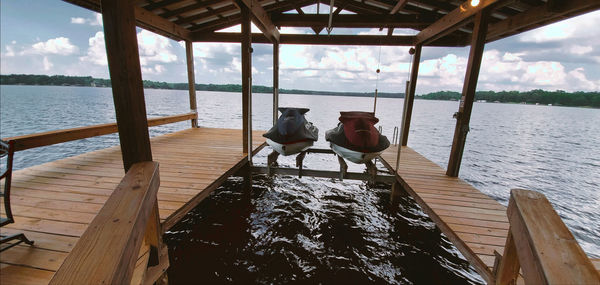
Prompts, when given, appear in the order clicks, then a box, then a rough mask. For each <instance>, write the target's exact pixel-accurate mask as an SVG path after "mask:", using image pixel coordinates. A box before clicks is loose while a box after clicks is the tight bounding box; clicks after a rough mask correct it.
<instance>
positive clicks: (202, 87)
mask: <svg viewBox="0 0 600 285" xmlns="http://www.w3.org/2000/svg"><path fill="white" fill-rule="evenodd" d="M143 83H144V88H150V89H170V90H188V84H187V83H167V82H159V81H150V80H143ZM0 84H1V85H47V86H92V87H111V83H110V79H101V78H93V77H91V76H65V75H53V76H48V75H32V74H10V75H0ZM196 90H197V91H219V92H242V85H240V84H196ZM252 92H254V93H273V87H269V86H262V85H252ZM279 93H282V94H305V95H332V96H358V97H373V95H374V93H373V92H335V91H314V90H298V89H281V88H280V89H279ZM378 96H379V97H388V98H403V97H404V93H386V92H379V93H378Z"/></svg>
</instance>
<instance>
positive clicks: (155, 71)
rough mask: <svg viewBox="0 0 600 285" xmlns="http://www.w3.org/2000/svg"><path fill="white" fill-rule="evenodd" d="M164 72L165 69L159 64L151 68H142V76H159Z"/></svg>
mask: <svg viewBox="0 0 600 285" xmlns="http://www.w3.org/2000/svg"><path fill="white" fill-rule="evenodd" d="M165 71H166V69H165V67H164V66H163V65H160V64H156V65H154V66H151V67H142V73H144V74H153V75H156V74H161V73H163V72H165Z"/></svg>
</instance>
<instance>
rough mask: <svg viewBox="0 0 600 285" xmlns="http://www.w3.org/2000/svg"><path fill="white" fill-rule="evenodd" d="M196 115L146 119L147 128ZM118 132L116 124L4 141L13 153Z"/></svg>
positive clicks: (189, 118) (51, 132)
mask: <svg viewBox="0 0 600 285" xmlns="http://www.w3.org/2000/svg"><path fill="white" fill-rule="evenodd" d="M197 116H198V115H197V114H196V113H185V114H181V115H174V116H166V117H159V118H150V119H148V127H154V126H160V125H166V124H171V123H176V122H181V121H185V120H191V119H194V118H197ZM116 132H118V128H117V124H116V123H109V124H100V125H93V126H85V127H79V128H71V129H64V130H56V131H48V132H42V133H36V134H29V135H23V136H16V137H9V138H4V139H2V140H4V141H14V142H15V151H21V150H26V149H30V148H36V147H42V146H47V145H53V144H58V143H64V142H70V141H74V140H80V139H85V138H92V137H97V136H102V135H108V134H113V133H116Z"/></svg>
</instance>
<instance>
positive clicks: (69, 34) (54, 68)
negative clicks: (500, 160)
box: [0, 0, 600, 94]
mask: <svg viewBox="0 0 600 285" xmlns="http://www.w3.org/2000/svg"><path fill="white" fill-rule="evenodd" d="M320 9H321V13H327V12H328V11H329V9H328V8H327V6H326V5H321V7H320ZM304 10H305V12H307V13H315V12H316V8H315V6H310V7H306V8H305V9H304ZM598 26H600V11H595V12H592V13H588V14H585V15H582V16H579V17H576V18H572V19H568V20H565V21H562V22H558V23H555V24H553V25H550V26H546V27H542V28H538V29H536V30H532V31H529V32H526V33H523V34H520V35H516V36H512V37H509V38H506V39H502V40H498V41H495V42H492V43H489V44H487V45H486V48H485V52H484V55H483V62H482V66H481V72H480V76H479V83H478V86H477V89H478V90H492V91H502V90H518V91H528V90H532V89H544V90H565V91H600V28H598ZM239 30H240V28H239V26H236V27H232V28H229V29H226V30H225V31H239ZM253 32H260V31H259V30H258V29H257V28H256V27H253ZM310 32H311V30H309V29H300V28H283V29H282V30H281V33H310ZM415 33H416V32H415V31H412V30H401V29H397V30H395V31H394V34H415ZM333 34H382V35H384V34H387V30H385V29H384V30H383V31H379V30H378V29H334V30H333ZM137 37H138V46H139V51H140V62H141V67H142V77H143V79H145V80H154V81H165V82H187V71H186V64H185V45H184V43H183V42H176V41H173V40H171V39H168V38H165V37H163V36H160V35H157V34H154V33H152V32H149V31H146V30H142V29H139V28H138V30H137ZM253 49H254V53H253V56H252V64H253V68H252V71H253V84H255V85H265V86H272V80H273V75H272V70H273V69H272V63H273V61H272V51H273V50H272V45H270V44H253ZM408 49H409V47H378V46H308V45H281V47H280V75H279V78H280V79H279V81H280V83H279V85H280V88H285V89H308V90H322V91H351V92H372V91H374V90H375V88H376V87H377V88H378V90H379V91H380V92H404V89H405V87H404V86H405V85H404V84H405V82H406V80H407V79H408V70H409V68H410V62H411V55H409V54H408ZM468 52H469V48H468V47H465V48H445V47H426V48H423V51H422V55H421V64H420V70H419V79H418V82H417V91H416V92H417V94H425V93H429V92H435V91H441V90H450V91H459V92H460V91H461V90H462V85H463V79H464V76H465V71H466V65H467V57H468ZM194 62H195V74H196V83H205V84H208V83H212V84H240V83H241V56H240V44H220V43H194ZM378 68H379V69H381V73H380V74H379V76H378V75H377V73H376V70H377V69H378ZM0 74H46V75H73V76H93V77H98V78H109V75H108V64H107V61H106V51H105V46H104V33H103V28H102V17H101V15H100V14H98V13H95V12H92V11H90V10H86V9H83V8H80V7H78V6H74V5H72V4H68V3H65V2H63V1H58V0H28V1H20V0H2V1H0Z"/></svg>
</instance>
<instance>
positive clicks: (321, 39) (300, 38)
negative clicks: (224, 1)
mask: <svg viewBox="0 0 600 285" xmlns="http://www.w3.org/2000/svg"><path fill="white" fill-rule="evenodd" d="M240 39H241V34H240V33H207V34H202V35H199V36H197V37H194V39H193V40H194V42H229V43H239V42H240ZM414 39H415V37H414V36H391V37H390V36H380V35H308V34H281V37H280V38H279V41H280V44H306V45H363V46H365V45H366V46H412V45H413V43H414ZM252 42H254V43H265V44H266V43H270V41H269V40H268V39H267V38H266V37H265V36H264V35H262V34H256V33H255V34H252ZM456 42H457V41H455V39H451V40H441V41H437V42H435V43H433V44H432V45H433V46H462V43H461V45H457V44H456Z"/></svg>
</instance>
